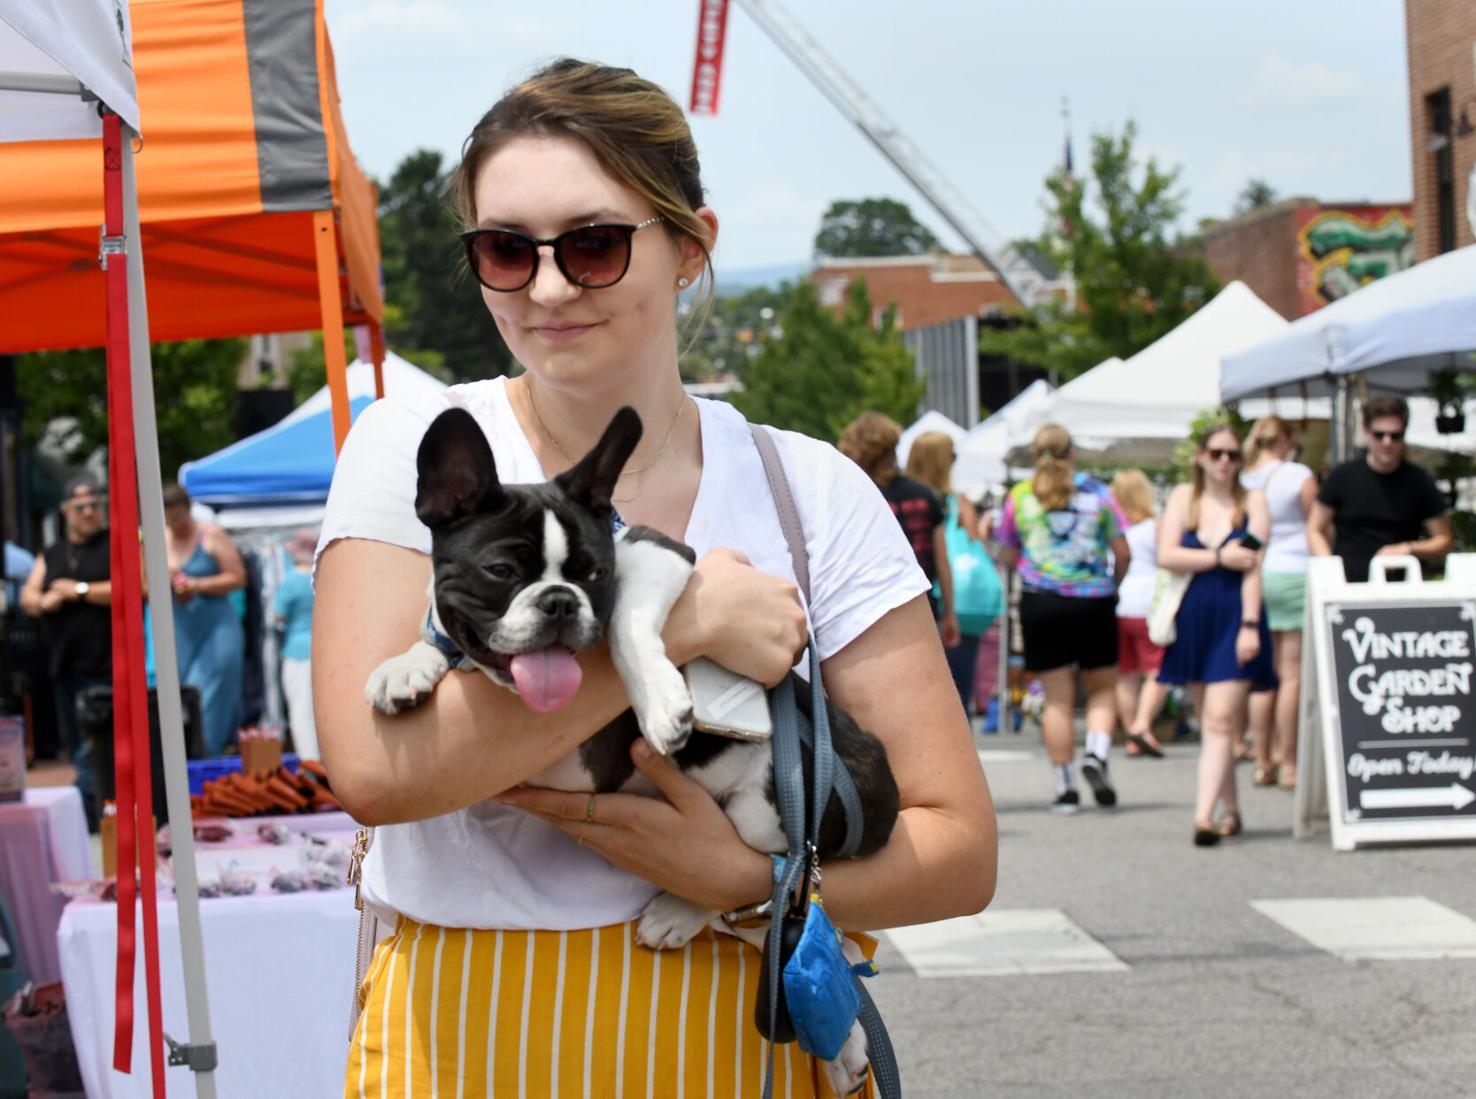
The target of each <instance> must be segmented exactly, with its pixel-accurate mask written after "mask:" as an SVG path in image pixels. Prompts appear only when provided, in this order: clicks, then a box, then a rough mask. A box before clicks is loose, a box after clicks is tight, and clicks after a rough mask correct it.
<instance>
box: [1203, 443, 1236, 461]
mask: <svg viewBox="0 0 1476 1099" xmlns="http://www.w3.org/2000/svg"><path fill="white" fill-rule="evenodd" d="M1205 453H1206V454H1208V455H1209V460H1210V461H1212V462H1225V461H1230V462H1238V461H1240V451H1238V450H1221V449H1220V448H1219V447H1217V446H1212V447H1208V448H1206V450H1205Z"/></svg>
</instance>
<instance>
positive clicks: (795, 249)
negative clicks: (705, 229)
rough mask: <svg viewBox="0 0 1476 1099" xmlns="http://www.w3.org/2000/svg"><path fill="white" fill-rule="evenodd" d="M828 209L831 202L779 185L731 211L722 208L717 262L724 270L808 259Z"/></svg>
mask: <svg viewBox="0 0 1476 1099" xmlns="http://www.w3.org/2000/svg"><path fill="white" fill-rule="evenodd" d="M828 205H829V202H828V200H822V199H816V198H812V197H809V196H806V195H802V194H800V193H799V192H798V191H795V190H794V189H793V188H792V187H790V186H789V185H788V184H787V183H784V182H782V181H779V180H768V181H766V182H763V183H760V184H759V185H758V186H756V187H754V188H752V189H751V190H749V191H748V192H747V193H746V194H745V195H744V196H743V197H742V198H741V199H739V200H738V201H737V202H736V203H734V204H733V205H731V206H724V205H722V204H721V203H719V204H718V205H717V206H716V209H717V214H718V217H719V219H720V225H721V229H720V231H719V234H718V257H719V259H720V262H721V264H722V266H724V267H730V268H738V267H748V266H757V265H760V264H764V263H773V262H777V261H779V260H784V261H789V260H797V259H803V258H805V257H806V256H808V255H809V254H810V251H811V249H812V247H813V245H814V242H815V233H816V231H817V230H818V229H819V228H820V219H821V217H823V216H824V214H825V209H826V207H827V206H828Z"/></svg>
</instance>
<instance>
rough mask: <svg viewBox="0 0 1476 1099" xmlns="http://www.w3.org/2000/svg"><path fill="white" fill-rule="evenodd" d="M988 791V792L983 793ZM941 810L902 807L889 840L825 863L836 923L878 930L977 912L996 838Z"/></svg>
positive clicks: (986, 894) (987, 892)
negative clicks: (870, 851)
mask: <svg viewBox="0 0 1476 1099" xmlns="http://www.w3.org/2000/svg"><path fill="white" fill-rule="evenodd" d="M986 796H987V795H986ZM994 821H995V818H994V814H993V812H992V811H991V812H989V813H988V821H987V824H986V826H984V827H982V828H981V827H979V823H978V820H977V819H976V818H975V817H974V816H972V815H971V816H970V817H969V819H968V820H963V819H957V818H954V817H952V816H950V815H949V814H947V813H945V812H944V811H942V810H940V809H935V808H932V807H928V806H914V807H911V808H908V809H904V810H902V812H901V813H900V814H899V815H898V817H897V824H896V827H895V828H894V829H893V830H892V838H891V839H890V840H889V841H888V843H887V845H886V846H885V847H883V848H882V849H881V850H880V851H878V852H877V853H876V854H875V855H872V856H871V857H870V858H865V859H836V860H833V861H831V862H827V863H825V864H823V865H822V867H821V870H822V878H823V881H822V886H821V892H822V894H823V896H824V898H825V907H826V910H827V911H828V912H829V913H830V915H831V917H832V918H833V919H834V920H835V923H836V925H837V926H838V927H844V928H846V929H847V930H855V931H861V930H875V929H878V928H884V927H901V926H904V925H906V924H916V923H931V922H933V921H934V920H942V919H948V918H950V917H953V916H966V915H972V914H973V913H975V912H978V911H980V910H981V909H983V908H984V907H985V906H986V905H987V904H988V903H989V902H990V900H991V899H992V898H993V896H994V887H995V867H996V854H997V851H996V847H997V838H996V830H995V823H994Z"/></svg>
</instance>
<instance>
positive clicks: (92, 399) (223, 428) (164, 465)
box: [16, 340, 246, 479]
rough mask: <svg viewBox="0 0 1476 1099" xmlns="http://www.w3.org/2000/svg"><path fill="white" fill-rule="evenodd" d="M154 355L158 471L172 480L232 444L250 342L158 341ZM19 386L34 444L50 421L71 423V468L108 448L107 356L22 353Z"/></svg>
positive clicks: (94, 351)
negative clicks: (238, 381)
mask: <svg viewBox="0 0 1476 1099" xmlns="http://www.w3.org/2000/svg"><path fill="white" fill-rule="evenodd" d="M150 351H151V354H152V358H153V365H154V398H155V407H154V414H155V416H156V418H157V420H158V425H159V465H160V468H161V470H162V471H163V473H164V477H165V479H172V478H173V477H174V476H175V474H176V472H177V471H178V470H179V467H180V465H181V464H182V463H184V462H187V461H190V460H191V459H194V458H203V457H204V456H205V455H207V454H211V453H213V452H214V451H217V450H219V449H220V448H221V447H223V446H226V445H227V444H228V443H230V442H232V441H234V439H235V437H236V436H235V433H234V431H233V430H232V426H231V422H232V418H233V417H234V415H235V411H236V376H237V373H238V371H239V370H240V367H241V360H242V358H243V357H244V356H245V354H246V341H245V340H183V341H181V342H179V343H156V344H154V345H153V346H152V348H151V349H150ZM16 381H17V386H18V388H19V392H20V395H21V397H22V398H23V399H24V400H25V402H26V414H25V425H24V432H25V436H26V440H27V442H28V443H29V444H30V445H32V446H34V445H35V443H36V442H37V441H38V440H39V439H40V438H41V436H42V434H43V433H44V432H45V430H46V428H47V425H48V424H50V423H51V422H52V421H53V420H59V419H60V420H67V419H70V420H71V421H73V426H72V427H71V428H70V430H69V431H68V432H67V433H66V435H65V437H64V440H63V449H64V452H65V456H66V458H67V460H68V461H69V462H71V463H72V464H76V465H80V464H81V463H82V462H83V461H84V460H85V459H86V458H87V457H88V456H90V455H91V454H93V453H95V452H96V451H98V450H106V449H107V445H108V389H107V357H106V355H105V354H104V352H103V350H102V349H101V348H89V349H87V350H82V351H37V352H33V353H31V354H28V355H21V356H19V357H18V358H17V360H16Z"/></svg>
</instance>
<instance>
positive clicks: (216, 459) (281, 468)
mask: <svg viewBox="0 0 1476 1099" xmlns="http://www.w3.org/2000/svg"><path fill="white" fill-rule="evenodd" d="M373 370H374V368H373V365H372V364H370V363H364V362H356V363H354V364H353V365H352V366H350V367H349V371H348V390H349V409H350V412H351V414H352V416H354V417H357V416H358V415H359V413H360V412H361V411H362V410H363V409H365V408H367V407H368V405H369V402H370V401H372V400H373V399H374V374H373ZM444 388H445V386H444V385H443V384H442V383H441V382H439V381H437V380H436V379H435V378H432V377H431V376H430V375H429V374H426V373H425V372H424V371H422V370H421V369H419V368H418V367H416V366H414V365H413V364H411V363H409V362H406V361H405V360H404V359H402V358H400V357H399V356H398V355H394V354H392V353H386V355H385V361H384V390H385V394H386V396H389V397H414V396H417V395H419V394H422V393H428V392H434V391H437V390H441V389H444ZM334 457H335V454H334V446H333V415H332V411H331V409H330V407H329V401H328V391H327V389H326V388H324V389H323V390H322V391H321V392H319V393H318V394H317V395H316V396H314V397H310V398H309V399H308V400H307V401H305V402H303V404H302V405H300V406H299V407H298V408H297V409H295V410H294V411H293V412H292V413H290V414H289V415H288V416H287V417H285V418H284V419H283V420H282V421H281V422H280V423H277V424H273V425H272V426H271V427H269V428H267V429H266V430H265V431H258V432H257V433H256V434H255V435H251V436H248V437H247V438H245V439H242V440H241V441H240V442H237V443H232V444H231V445H230V446H228V447H226V448H225V449H224V450H218V451H216V452H215V453H214V454H211V455H209V456H207V457H205V458H201V459H199V460H197V461H194V462H186V463H185V464H184V465H183V466H181V467H180V470H179V483H180V484H181V485H183V486H184V488H185V491H186V492H188V493H189V494H190V496H191V497H192V498H193V499H195V500H197V501H199V502H200V503H202V504H208V505H209V506H211V507H213V508H216V509H221V508H230V509H233V512H234V509H265V508H271V507H284V506H286V507H294V506H296V507H302V506H318V505H321V504H322V503H323V501H324V500H326V499H327V498H328V486H329V484H330V483H331V482H332V480H333V463H334ZM236 514H242V513H236ZM306 518H307V517H306V516H303V517H301V518H295V519H291V520H288V522H287V523H284V524H282V525H290V524H291V523H294V522H303V521H306ZM221 522H222V525H224V526H232V525H234V524H232V523H229V522H227V521H226V520H225V518H224V517H222V518H221ZM247 525H256V524H247Z"/></svg>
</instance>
